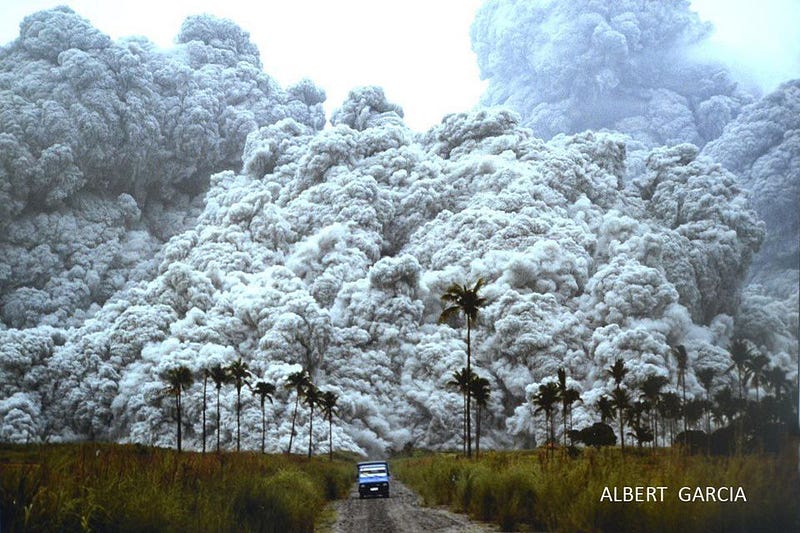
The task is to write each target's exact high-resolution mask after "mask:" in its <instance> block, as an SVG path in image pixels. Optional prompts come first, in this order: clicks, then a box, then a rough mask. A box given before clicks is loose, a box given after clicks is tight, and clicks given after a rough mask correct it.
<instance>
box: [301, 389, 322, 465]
mask: <svg viewBox="0 0 800 533" xmlns="http://www.w3.org/2000/svg"><path fill="white" fill-rule="evenodd" d="M320 399H321V393H320V391H319V389H318V388H317V386H316V385H314V384H313V383H309V385H308V387H306V391H305V399H304V402H305V404H306V405H308V408H309V414H308V458H309V459H310V458H311V445H312V443H313V441H314V440H313V439H314V407H315V406H317V405H319V403H320Z"/></svg>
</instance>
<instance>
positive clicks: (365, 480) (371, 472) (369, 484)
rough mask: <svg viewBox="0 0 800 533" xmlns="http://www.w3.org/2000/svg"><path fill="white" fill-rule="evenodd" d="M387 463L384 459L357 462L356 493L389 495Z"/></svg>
mask: <svg viewBox="0 0 800 533" xmlns="http://www.w3.org/2000/svg"><path fill="white" fill-rule="evenodd" d="M389 479H391V475H390V474H389V463H387V462H386V461H365V462H363V463H358V495H359V496H360V497H361V498H366V497H367V496H376V497H377V496H383V497H384V498H388V497H389Z"/></svg>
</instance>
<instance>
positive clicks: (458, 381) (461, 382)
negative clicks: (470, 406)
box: [447, 367, 470, 455]
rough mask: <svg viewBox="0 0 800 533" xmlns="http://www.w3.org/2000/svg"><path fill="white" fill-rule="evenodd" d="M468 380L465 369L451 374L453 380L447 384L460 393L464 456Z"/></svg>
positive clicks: (465, 447)
mask: <svg viewBox="0 0 800 533" xmlns="http://www.w3.org/2000/svg"><path fill="white" fill-rule="evenodd" d="M469 384H470V379H469V378H468V377H467V368H466V367H464V368H462V369H461V370H456V371H455V372H453V379H451V380H450V381H448V382H447V386H448V387H451V388H454V389H456V390H458V391H459V392H460V393H461V399H462V400H463V402H462V408H461V437H462V439H461V442H462V445H463V447H464V455H466V453H467V392H468V391H467V389H469Z"/></svg>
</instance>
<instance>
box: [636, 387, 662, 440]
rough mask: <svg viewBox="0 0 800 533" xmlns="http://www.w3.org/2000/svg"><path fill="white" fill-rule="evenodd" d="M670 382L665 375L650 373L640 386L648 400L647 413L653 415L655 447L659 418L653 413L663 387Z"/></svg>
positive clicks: (646, 404) (643, 395)
mask: <svg viewBox="0 0 800 533" xmlns="http://www.w3.org/2000/svg"><path fill="white" fill-rule="evenodd" d="M668 382H669V380H668V379H667V378H665V377H664V376H659V375H656V374H650V375H648V376H647V377H646V378H644V381H642V384H641V385H640V386H639V391H640V392H641V393H642V398H644V400H645V402H646V403H645V410H646V411H647V415H648V416H651V417H652V427H653V447H655V445H656V441H657V440H658V418H657V417H655V416H653V415H652V411H653V408H655V407H656V405H657V404H658V399H659V397H660V395H661V389H663V388H664V386H665V385H666V384H667V383H668Z"/></svg>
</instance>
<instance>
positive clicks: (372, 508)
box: [332, 481, 497, 533]
mask: <svg viewBox="0 0 800 533" xmlns="http://www.w3.org/2000/svg"><path fill="white" fill-rule="evenodd" d="M335 508H336V513H337V519H336V524H335V525H334V526H333V528H332V533H362V532H364V533H366V532H369V533H375V532H378V531H379V532H381V533H384V532H385V533H418V532H427V531H435V532H437V533H484V532H490V531H491V532H494V531H497V529H494V528H491V526H488V525H485V524H477V523H475V522H471V521H470V520H469V519H468V518H467V517H465V516H463V515H459V514H455V513H450V512H448V511H445V510H442V509H431V508H428V507H422V506H421V505H420V503H419V497H418V496H417V495H416V494H415V493H413V492H412V491H411V490H409V489H408V488H407V487H406V486H405V485H403V484H402V483H400V482H399V481H392V482H391V497H390V498H368V499H365V500H362V499H359V497H358V488H357V486H354V488H353V490H352V491H351V492H350V497H349V498H347V499H346V500H341V501H339V502H336V505H335Z"/></svg>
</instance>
